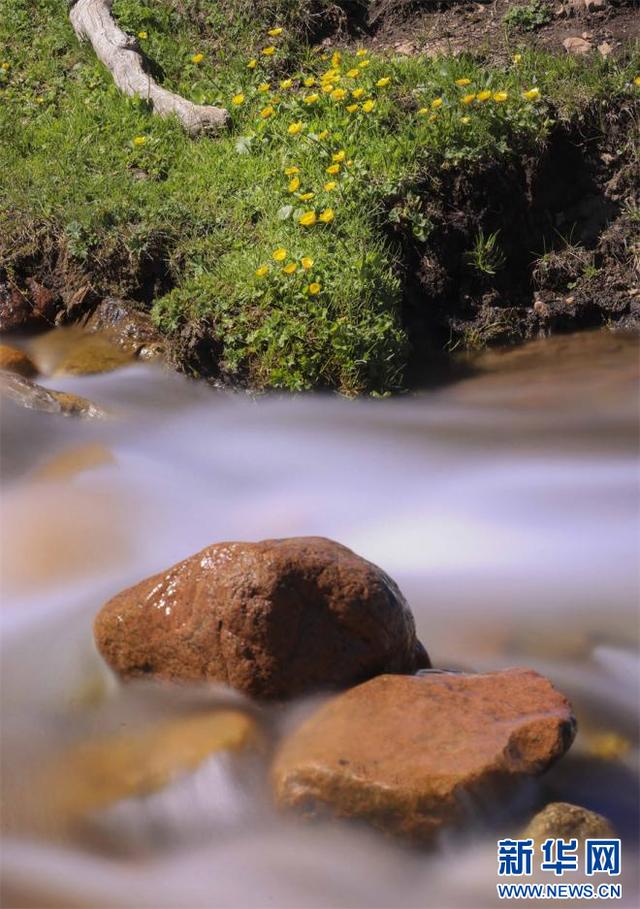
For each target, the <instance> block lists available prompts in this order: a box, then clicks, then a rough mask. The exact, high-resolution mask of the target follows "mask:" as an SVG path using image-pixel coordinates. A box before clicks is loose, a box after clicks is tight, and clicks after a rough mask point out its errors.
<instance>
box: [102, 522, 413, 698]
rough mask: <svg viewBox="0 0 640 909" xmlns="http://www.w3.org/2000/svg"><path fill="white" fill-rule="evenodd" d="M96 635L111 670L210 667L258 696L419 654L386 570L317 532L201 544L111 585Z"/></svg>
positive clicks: (158, 672)
mask: <svg viewBox="0 0 640 909" xmlns="http://www.w3.org/2000/svg"><path fill="white" fill-rule="evenodd" d="M95 638H96V643H97V645H98V648H99V650H100V652H101V653H102V655H103V656H104V658H105V659H106V661H107V662H108V663H109V665H110V666H111V667H112V668H113V669H114V670H115V671H116V672H117V673H119V674H120V675H121V676H124V677H136V676H142V675H145V674H151V675H154V676H158V677H160V678H165V679H174V680H176V679H177V680H184V681H193V680H201V679H209V680H212V681H217V682H223V683H226V684H228V685H230V686H231V687H233V688H237V689H239V690H240V691H243V692H245V693H246V694H249V695H252V696H254V697H259V698H288V697H294V696H296V695H301V694H304V693H306V692H310V691H315V690H321V689H328V688H340V687H346V686H348V685H352V684H355V683H357V682H361V681H363V680H364V679H367V678H370V677H371V676H374V675H377V674H378V673H381V672H391V673H394V672H409V673H411V672H415V671H416V670H417V669H419V668H421V667H426V666H428V665H429V659H428V657H427V655H426V652H425V651H424V648H423V647H422V645H421V644H420V643H419V642H418V641H417V639H416V633H415V626H414V622H413V616H412V614H411V611H410V610H409V607H408V606H407V604H406V602H405V600H404V598H403V596H402V594H401V593H400V591H399V590H398V588H397V586H396V585H395V584H394V582H393V581H392V580H391V579H390V578H389V577H387V575H386V574H385V573H384V572H383V571H381V570H380V569H379V568H377V567H376V566H375V565H372V564H371V563H370V562H367V561H365V560H364V559H362V558H360V557H359V556H357V555H355V554H354V553H353V552H351V550H350V549H347V548H346V547H344V546H341V545H339V544H338V543H334V542H332V541H331V540H326V539H322V538H320V537H293V538H291V539H284V540H265V541H263V542H261V543H217V544H214V545H213V546H209V547H207V548H206V549H203V550H202V552H199V553H197V554H196V555H194V556H191V557H190V558H188V559H185V560H184V561H183V562H179V563H178V564H177V565H175V566H174V567H173V568H171V569H169V571H166V572H162V573H161V574H158V575H155V577H152V578H148V579H147V580H146V581H142V582H141V583H140V584H136V586H135V587H131V588H130V589H128V590H125V591H123V592H122V593H120V594H118V596H116V597H114V599H112V600H111V601H110V602H109V603H107V604H106V605H105V606H104V607H103V608H102V610H101V611H100V612H99V614H98V616H97V618H96V621H95Z"/></svg>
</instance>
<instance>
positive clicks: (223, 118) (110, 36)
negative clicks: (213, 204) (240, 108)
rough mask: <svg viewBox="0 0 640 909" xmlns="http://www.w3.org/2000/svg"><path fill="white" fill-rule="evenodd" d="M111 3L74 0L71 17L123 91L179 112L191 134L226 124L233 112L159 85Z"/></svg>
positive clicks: (158, 108)
mask: <svg viewBox="0 0 640 909" xmlns="http://www.w3.org/2000/svg"><path fill="white" fill-rule="evenodd" d="M111 5H112V0H75V2H74V0H71V9H70V12H69V18H70V20H71V24H72V25H73V29H74V31H75V33H76V35H77V36H78V38H79V39H80V40H81V41H83V40H85V39H86V40H88V41H90V42H91V44H92V46H93V49H94V51H95V52H96V55H97V57H98V59H99V60H100V61H101V62H102V63H104V65H105V66H106V67H107V69H108V70H109V71H110V73H111V75H112V76H113V80H114V82H115V83H116V85H117V86H118V88H119V89H120V91H121V92H124V94H125V95H137V96H138V97H139V98H144V100H145V101H148V102H149V103H150V105H151V107H152V108H153V110H154V112H155V113H156V114H159V115H160V116H161V117H169V116H171V115H175V116H176V117H178V119H179V120H180V122H181V123H182V125H183V126H184V128H185V129H186V130H187V132H189V133H190V134H191V135H195V134H196V133H200V132H214V131H217V130H220V129H221V128H222V127H224V126H226V125H227V123H228V121H229V114H228V112H227V111H226V110H225V109H224V108H222V107H210V106H208V105H202V104H194V103H193V102H192V101H187V99H186V98H183V97H182V96H181V95H176V94H174V93H173V92H170V91H167V89H166V88H162V86H161V85H158V83H157V82H156V81H155V79H153V78H152V76H151V75H150V74H149V73H148V72H146V70H145V68H144V64H143V57H142V55H141V53H140V48H139V46H138V42H137V41H136V39H135V38H133V37H132V36H131V35H127V34H125V32H123V31H122V29H120V28H118V26H117V25H116V23H115V21H114V19H113V16H112V15H111Z"/></svg>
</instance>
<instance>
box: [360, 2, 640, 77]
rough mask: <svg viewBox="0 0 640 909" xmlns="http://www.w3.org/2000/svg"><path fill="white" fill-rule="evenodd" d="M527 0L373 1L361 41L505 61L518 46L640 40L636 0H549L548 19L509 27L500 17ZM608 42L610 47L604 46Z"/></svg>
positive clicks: (614, 48)
mask: <svg viewBox="0 0 640 909" xmlns="http://www.w3.org/2000/svg"><path fill="white" fill-rule="evenodd" d="M526 2H527V0H518V3H514V2H513V0H492V2H488V3H480V2H464V0H444V2H429V0H426V2H425V0H377V2H376V3H374V4H373V6H372V8H371V13H370V15H369V19H368V22H367V23H366V25H365V26H364V28H363V35H366V40H365V43H368V44H370V46H371V47H372V48H375V49H376V50H380V49H381V48H389V49H392V50H394V51H395V52H396V53H406V54H414V53H426V54H433V55H435V54H439V53H446V54H459V53H462V52H465V51H466V52H471V53H474V54H479V55H481V56H482V57H484V58H485V59H486V60H491V61H494V62H502V61H504V60H508V59H509V58H510V57H511V55H512V54H513V52H514V50H515V49H517V48H518V47H521V46H522V45H525V46H527V47H534V48H538V49H546V50H549V51H552V52H558V53H565V52H566V51H565V50H564V47H563V42H564V41H565V40H566V39H567V38H575V37H580V38H584V39H585V40H587V41H588V42H589V43H590V44H591V45H592V48H593V50H592V52H593V53H597V52H598V50H597V49H598V48H599V47H601V48H602V51H601V53H602V54H603V55H604V56H608V55H610V54H613V55H614V56H615V54H616V53H620V52H621V51H622V50H623V49H624V47H626V46H628V45H629V44H630V43H631V42H633V41H637V40H638V39H639V38H640V3H639V2H638V0H564V2H561V0H555V2H551V0H549V3H548V8H549V11H550V13H551V19H550V21H549V23H548V24H545V25H542V26H541V27H539V28H536V29H535V30H531V31H525V30H522V29H517V28H511V29H507V28H506V26H505V24H504V17H505V15H506V14H507V12H508V11H509V9H510V8H511V7H515V6H522V5H525V4H526ZM605 44H606V45H608V46H609V48H610V49H607V48H606V47H603V45H605Z"/></svg>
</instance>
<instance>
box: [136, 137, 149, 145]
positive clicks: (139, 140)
mask: <svg viewBox="0 0 640 909" xmlns="http://www.w3.org/2000/svg"><path fill="white" fill-rule="evenodd" d="M146 141H147V137H146V136H136V137H135V138H134V140H133V144H134V145H144V144H145V142H146Z"/></svg>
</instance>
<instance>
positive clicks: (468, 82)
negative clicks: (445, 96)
mask: <svg viewBox="0 0 640 909" xmlns="http://www.w3.org/2000/svg"><path fill="white" fill-rule="evenodd" d="M456 85H462V86H465V85H471V79H456Z"/></svg>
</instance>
